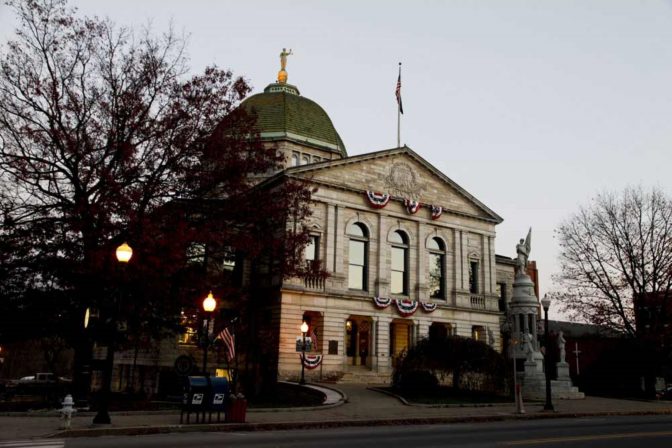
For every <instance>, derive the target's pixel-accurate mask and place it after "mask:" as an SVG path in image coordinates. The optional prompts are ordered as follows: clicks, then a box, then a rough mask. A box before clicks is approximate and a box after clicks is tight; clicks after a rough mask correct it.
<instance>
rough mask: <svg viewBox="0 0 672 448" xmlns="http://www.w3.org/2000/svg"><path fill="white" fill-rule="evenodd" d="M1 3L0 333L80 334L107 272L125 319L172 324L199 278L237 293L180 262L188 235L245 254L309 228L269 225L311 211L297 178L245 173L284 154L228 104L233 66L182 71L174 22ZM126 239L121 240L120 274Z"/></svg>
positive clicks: (213, 256) (109, 294)
mask: <svg viewBox="0 0 672 448" xmlns="http://www.w3.org/2000/svg"><path fill="white" fill-rule="evenodd" d="M6 3H7V4H8V5H9V6H11V9H13V11H14V12H15V13H16V15H17V18H18V29H17V30H16V34H15V36H14V37H13V38H12V40H10V41H9V42H7V43H6V44H5V45H4V46H3V47H2V49H0V341H2V340H3V339H6V338H17V337H38V336H42V335H44V336H47V335H51V334H61V335H62V334H63V333H64V332H66V333H68V334H66V335H65V337H66V338H67V339H68V340H69V341H79V340H81V339H82V338H81V337H80V334H79V333H80V332H81V327H82V325H81V320H82V317H83V313H84V310H85V309H86V308H87V307H97V308H100V307H104V306H108V304H109V303H110V302H112V301H113V300H111V298H115V297H116V298H118V297H119V296H120V294H119V291H118V289H119V286H118V285H119V284H121V283H124V284H125V285H126V287H125V295H127V296H131V297H129V298H127V299H126V300H124V301H123V302H124V307H125V308H126V309H125V310H121V311H123V312H124V314H125V315H127V316H130V317H129V318H128V320H129V325H135V326H136V327H137V328H139V329H142V330H143V331H145V332H147V331H150V330H152V331H153V330H154V329H155V328H170V329H172V328H174V324H175V321H176V320H177V319H178V316H179V309H180V307H182V306H185V305H194V304H195V303H192V302H195V301H196V300H198V298H202V297H203V296H204V295H205V294H206V293H207V291H208V290H209V289H212V290H213V291H214V292H215V293H218V294H219V295H220V296H226V297H232V298H233V297H235V298H238V297H239V296H242V295H243V294H244V293H245V291H242V290H241V289H242V288H238V287H237V286H238V285H237V284H234V282H233V281H231V280H230V278H231V276H230V275H226V272H223V271H224V270H223V269H220V270H219V271H218V272H217V273H215V272H214V270H205V269H200V268H199V269H196V268H191V267H189V266H193V265H189V263H187V261H186V258H187V256H186V255H185V254H186V252H187V249H188V248H189V247H191V246H192V245H193V244H195V243H199V244H202V245H203V246H204V247H206V246H207V247H208V257H209V260H210V261H211V263H210V264H211V265H215V264H217V263H215V262H216V261H218V260H219V261H220V263H219V265H222V263H221V261H222V260H221V259H222V257H223V256H224V255H222V253H224V252H225V251H224V249H226V250H227V251H230V252H232V253H238V252H242V253H243V255H244V256H245V257H246V259H247V260H250V261H253V260H254V259H255V258H256V257H258V256H259V254H260V253H261V252H262V250H263V251H266V252H270V254H271V255H273V256H275V257H276V258H280V256H281V255H283V254H284V253H285V252H286V251H287V250H289V252H290V253H292V252H298V251H300V249H301V247H302V246H305V244H306V243H307V241H308V232H307V229H299V231H297V232H294V233H290V232H287V233H285V234H284V235H282V237H280V238H279V237H277V235H276V234H274V231H275V229H278V228H280V229H282V228H284V226H285V222H286V221H287V220H288V219H289V218H291V217H293V216H298V217H299V218H302V217H305V216H307V215H308V214H309V210H308V208H307V205H306V204H307V201H308V200H309V198H310V190H309V189H308V188H307V187H305V186H304V185H300V184H298V183H296V182H290V181H286V182H283V183H282V184H281V185H278V186H272V187H273V188H270V187H269V189H267V190H263V189H261V188H252V187H254V185H255V184H256V183H258V181H259V177H260V176H263V175H267V174H268V173H269V172H274V171H277V170H278V169H279V168H280V163H281V162H282V160H281V156H280V155H279V154H278V153H277V151H276V149H275V148H273V147H271V146H265V145H262V144H261V140H260V139H259V136H258V134H257V132H256V130H255V118H254V117H252V116H249V115H247V114H245V112H244V111H243V110H242V108H240V107H238V106H239V104H240V101H241V100H242V99H243V98H244V97H245V96H246V95H247V94H248V93H249V91H250V87H249V86H248V84H247V83H246V82H245V80H244V79H242V78H240V77H235V76H234V75H233V74H232V73H231V72H230V71H227V70H220V69H217V68H214V67H210V68H207V69H206V70H205V71H204V72H203V73H201V74H197V75H193V76H188V75H187V73H188V71H189V68H188V66H187V63H186V56H185V55H184V51H183V50H184V41H183V39H181V38H180V37H179V36H177V35H176V34H175V33H174V32H173V31H172V30H170V31H168V32H166V33H165V34H163V35H160V36H156V35H154V34H152V32H151V30H143V31H141V32H134V31H132V30H130V29H127V28H124V27H119V26H116V25H114V24H113V23H111V22H110V21H109V20H102V19H98V18H95V17H94V18H87V17H81V16H80V15H78V14H77V12H76V10H74V9H71V8H69V7H68V5H67V1H66V0H7V2H6ZM276 233H277V232H276ZM124 240H127V241H128V242H129V243H130V244H131V245H132V246H133V249H134V255H133V261H132V262H131V263H130V264H129V269H127V272H126V273H125V274H122V273H120V272H119V271H120V269H119V267H118V263H116V261H113V253H114V248H115V247H116V246H117V245H119V244H120V243H121V242H122V241H124ZM287 258H288V259H291V258H290V257H287ZM187 265H188V266H187ZM185 266H187V267H186V268H185ZM293 268H294V267H293V266H289V267H287V268H286V269H285V270H284V271H283V272H282V274H283V275H287V276H289V275H291V274H292V272H293V271H292V269H293ZM185 271H187V272H186V273H185ZM192 274H193V275H192ZM215 274H217V275H218V278H213V277H215ZM185 285H186V286H185ZM234 288H236V291H237V292H238V294H239V295H238V296H235V295H234V291H231V290H232V289H234ZM133 298H140V299H138V300H131V299H133ZM115 300H117V299H115ZM185 302H186V303H185ZM239 302H240V303H244V302H243V301H242V300H240V301H239ZM241 306H242V305H241ZM131 317H132V318H133V319H131ZM38 318H39V319H38ZM148 322H151V323H153V324H152V325H150V324H148ZM18 323H22V325H18ZM21 331H24V332H25V333H27V334H19V333H20V332H21ZM38 333H41V334H38Z"/></svg>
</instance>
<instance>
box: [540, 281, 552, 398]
mask: <svg viewBox="0 0 672 448" xmlns="http://www.w3.org/2000/svg"><path fill="white" fill-rule="evenodd" d="M541 306H542V307H544V345H545V347H546V352H545V353H544V373H546V404H544V411H555V409H554V408H553V402H552V401H551V372H550V370H551V363H550V360H551V356H550V355H551V353H550V350H549V349H550V344H549V336H548V309H549V308H550V307H551V299H550V298H549V297H548V295H547V294H544V298H543V299H541Z"/></svg>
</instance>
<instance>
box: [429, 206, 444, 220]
mask: <svg viewBox="0 0 672 448" xmlns="http://www.w3.org/2000/svg"><path fill="white" fill-rule="evenodd" d="M430 207H431V208H432V219H433V220H435V219H439V218H440V217H441V213H443V207H441V206H440V205H430Z"/></svg>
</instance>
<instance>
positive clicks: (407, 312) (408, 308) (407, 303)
mask: <svg viewBox="0 0 672 448" xmlns="http://www.w3.org/2000/svg"><path fill="white" fill-rule="evenodd" d="M394 303H395V304H396V305H397V311H399V314H401V315H402V316H404V317H408V316H411V315H412V314H413V313H415V312H416V311H417V309H418V302H417V300H407V299H402V300H395V301H394Z"/></svg>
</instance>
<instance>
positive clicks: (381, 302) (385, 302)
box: [373, 297, 392, 309]
mask: <svg viewBox="0 0 672 448" xmlns="http://www.w3.org/2000/svg"><path fill="white" fill-rule="evenodd" d="M373 303H375V304H376V308H381V309H382V308H387V307H388V306H390V305H391V304H392V299H390V298H387V299H385V298H383V297H374V298H373Z"/></svg>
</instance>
